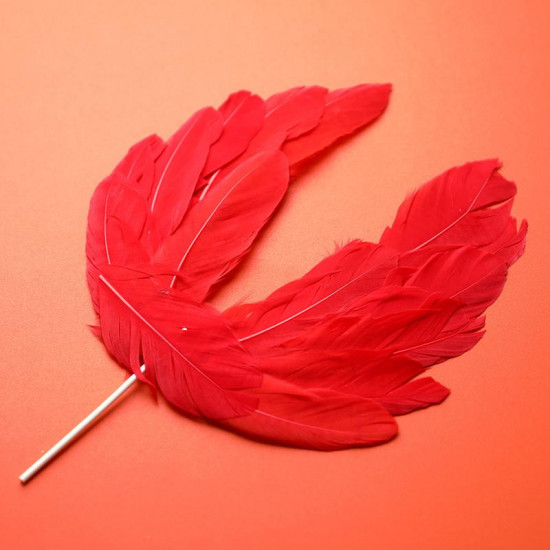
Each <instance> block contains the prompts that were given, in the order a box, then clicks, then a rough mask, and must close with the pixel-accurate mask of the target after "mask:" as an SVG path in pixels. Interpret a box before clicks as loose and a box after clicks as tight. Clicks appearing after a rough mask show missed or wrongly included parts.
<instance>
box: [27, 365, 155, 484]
mask: <svg viewBox="0 0 550 550" xmlns="http://www.w3.org/2000/svg"><path fill="white" fill-rule="evenodd" d="M140 370H141V372H145V365H141V368H140ZM136 380H137V376H136V375H135V374H132V376H130V377H129V378H128V379H127V380H125V381H124V383H123V384H121V385H120V386H119V387H118V388H117V389H116V390H115V391H114V392H113V393H112V394H111V395H110V396H109V397H107V399H105V401H103V403H101V405H99V407H97V408H96V409H95V410H93V411H92V412H91V413H90V414H89V415H88V416H87V417H86V418H85V419H84V420H82V422H80V423H79V424H77V425H76V426H75V427H74V428H73V429H72V430H71V431H70V432H69V433H68V434H67V435H66V436H65V437H63V438H61V439H60V440H59V441H58V442H57V443H56V444H55V445H54V446H53V447H52V448H51V449H50V450H49V451H47V452H46V453H44V454H43V455H42V456H41V457H40V458H39V459H38V460H37V461H36V462H35V463H34V464H33V465H32V466H31V467H30V468H28V469H26V470H25V471H24V472H23V473H22V474H21V475H20V476H19V479H20V481H21V483H27V481H29V479H31V478H32V477H33V476H34V475H35V474H36V473H38V472H39V471H40V470H41V469H42V468H43V467H44V466H45V465H46V464H48V462H50V461H51V460H52V459H54V458H55V457H56V456H57V455H58V454H59V453H60V452H61V451H62V450H63V449H64V448H65V447H66V446H67V445H68V444H69V443H70V442H71V441H72V440H73V439H74V438H75V437H77V436H78V435H79V434H80V433H81V432H82V431H83V430H85V429H86V428H87V427H88V426H89V425H90V424H91V423H92V422H93V421H94V420H95V419H96V418H97V417H98V416H99V415H100V414H101V413H102V412H103V411H105V410H106V409H108V408H109V407H110V406H111V405H112V404H113V403H114V402H115V401H116V400H117V399H118V398H119V397H120V396H121V395H122V394H123V393H124V392H125V391H126V390H128V389H129V388H130V387H131V386H132V384H133V383H134V382H135V381H136Z"/></svg>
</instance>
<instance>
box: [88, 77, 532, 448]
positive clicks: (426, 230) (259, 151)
mask: <svg viewBox="0 0 550 550" xmlns="http://www.w3.org/2000/svg"><path fill="white" fill-rule="evenodd" d="M389 92H390V87H389V85H372V86H370V85H369V86H367V85H362V86H356V87H354V88H349V89H345V90H336V91H332V92H329V91H328V90H326V89H325V88H322V87H318V86H310V87H301V88H294V89H291V90H288V91H286V92H283V93H280V94H276V95H274V96H272V97H270V98H269V99H267V100H266V101H263V100H262V99H261V98H259V97H258V96H255V95H252V94H250V93H249V92H245V91H242V92H237V93H235V94H232V95H231V96H230V97H229V98H228V99H227V101H226V102H224V103H223V104H222V105H221V107H220V108H219V109H218V110H215V109H212V108H206V109H203V110H201V111H199V112H198V113H196V114H195V115H194V116H193V117H191V118H190V119H189V121H188V122H186V123H185V124H184V125H183V126H182V127H181V128H180V129H179V130H178V131H177V132H176V133H175V134H174V135H173V136H172V137H171V138H170V139H169V140H168V141H167V142H166V143H165V142H163V141H162V140H161V139H160V138H158V137H157V136H151V137H149V138H146V139H145V140H143V141H141V142H140V143H138V144H137V145H135V146H134V147H133V148H132V149H130V151H129V152H128V154H127V155H126V157H125V158H124V159H123V160H122V161H121V162H120V163H119V164H118V165H117V167H116V168H115V170H114V172H113V173H112V174H111V175H110V176H109V177H107V178H106V179H105V180H104V181H103V182H101V183H100V185H99V186H98V188H97V190H96V192H95V193H94V196H93V198H92V201H91V204H90V213H89V218H88V232H87V248H86V250H87V257H88V269H87V278H88V284H89V287H90V292H91V295H92V301H93V304H94V308H95V310H96V312H97V313H98V316H99V322H100V334H101V337H102V339H103V342H104V344H105V346H106V347H107V349H108V350H109V352H110V353H111V354H112V355H113V357H114V358H115V359H116V360H117V361H118V362H119V363H120V364H121V365H122V366H124V367H125V368H126V369H128V370H130V371H131V372H134V373H135V374H136V375H137V376H138V377H139V378H140V379H141V380H144V381H146V382H147V383H149V384H150V385H152V386H154V387H158V388H159V390H160V391H161V392H162V394H163V395H164V396H165V397H166V399H167V400H168V401H169V402H170V403H171V404H172V405H174V406H175V407H176V408H178V409H179V410H181V411H182V412H184V413H186V414H190V415H193V416H198V417H203V418H207V419H211V420H214V421H216V422H218V423H219V424H222V425H224V426H226V427H228V428H230V429H232V430H235V431H238V432H240V433H242V434H244V435H247V436H249V437H254V438H257V439H261V440H265V441H271V442H275V443H281V444H286V445H292V446H298V447H307V448H312V449H323V450H332V449H340V448H347V447H356V446H365V445H373V444H377V443H382V442H384V441H388V440H389V439H391V438H392V437H394V436H395V434H396V430H397V428H396V423H395V420H394V419H393V416H395V415H399V414H405V413H408V412H411V411H414V410H416V409H419V408H423V407H427V406H430V405H432V404H435V403H440V402H441V401H443V400H444V399H445V398H446V397H447V395H448V393H449V390H447V389H446V388H444V387H443V386H441V385H440V384H439V383H437V382H436V381H434V380H433V379H432V378H429V377H423V378H418V376H420V375H422V374H423V373H424V372H425V371H426V369H427V368H428V367H429V366H431V365H433V364H435V363H439V362H441V361H444V360H445V359H448V358H451V357H455V356H457V355H460V354H461V353H464V352H465V351H467V350H468V349H470V348H471V347H472V346H474V345H475V343H476V342H477V341H478V340H479V339H480V337H481V336H482V334H483V333H482V331H481V329H482V328H483V325H484V317H483V314H484V312H485V310H486V308H487V307H488V306H489V305H491V304H492V303H493V302H494V301H495V300H496V299H497V298H498V296H499V295H500V293H501V292H502V289H503V285H504V282H505V278H506V273H507V270H508V268H509V267H510V265H512V264H513V263H514V262H515V261H516V260H517V259H518V258H519V257H520V256H521V254H522V253H523V250H524V246H525V233H526V225H525V223H522V225H521V226H520V228H519V230H518V229H517V227H516V222H515V220H514V219H513V218H512V217H511V216H510V209H511V205H512V200H513V196H514V195H515V192H516V188H515V186H514V184H513V183H511V182H509V181H507V180H505V179H504V178H503V177H502V176H500V175H499V174H498V172H497V170H498V168H499V163H498V162H497V161H494V160H488V161H482V162H477V163H470V164H467V165H465V166H462V167H458V168H454V169H452V170H449V171H448V172H445V173H444V174H442V175H441V176H439V177H438V178H435V179H434V180H432V181H431V182H428V183H427V184H425V185H424V186H422V187H421V188H420V189H419V190H418V191H416V192H415V193H414V194H413V195H411V196H410V197H409V198H408V199H407V200H406V201H405V202H404V203H403V205H402V206H401V207H400V209H399V211H398V214H397V217H396V219H395V221H394V223H393V224H392V226H391V227H390V228H388V229H387V230H386V231H385V232H384V234H383V235H382V237H381V239H380V243H378V244H372V243H365V242H361V241H353V242H351V243H349V244H347V245H346V246H344V247H342V248H340V249H339V250H337V251H336V252H335V253H334V254H333V255H332V256H330V257H328V258H326V259H324V260H323V261H322V262H320V263H319V264H318V265H317V266H315V267H314V268H313V269H312V270H310V271H309V272H308V273H307V274H306V275H304V276H303V277H301V278H300V279H298V280H296V281H293V282H291V283H288V284H287V285H285V286H283V287H282V288H280V289H279V290H277V291H275V292H274V293H272V294H271V295H270V296H269V297H267V298H266V299H265V300H263V301H261V302H258V303H254V304H244V305H239V306H235V307H233V308H230V309H229V310H227V311H226V312H224V313H223V314H220V313H219V312H217V311H216V310H215V309H214V308H212V307H211V306H210V305H208V304H207V303H205V302H204V300H205V299H206V298H207V297H208V295H209V292H210V290H211V288H212V287H213V285H216V284H218V283H219V282H220V281H221V280H223V279H224V277H226V276H227V275H228V274H229V273H230V272H231V271H232V270H233V269H234V268H235V267H236V265H237V264H238V263H239V262H240V261H241V259H242V258H243V257H244V256H245V255H246V253H247V251H248V250H249V248H250V247H251V245H252V244H253V241H254V240H255V238H256V236H257V235H258V233H259V232H260V231H261V229H262V227H263V226H264V225H265V223H266V222H267V221H268V220H269V218H270V217H271V215H272V214H273V212H274V211H275V209H276V208H277V206H278V205H279V203H280V202H281V200H282V199H283V197H284V195H285V192H286V189H287V187H288V182H289V178H290V177H296V176H297V175H299V174H300V173H301V172H302V171H303V170H304V169H306V168H307V167H308V166H309V164H310V163H311V162H312V161H313V160H314V159H315V158H316V157H317V156H318V155H319V154H320V153H322V152H324V151H325V150H327V149H329V148H330V147H331V146H332V145H333V144H335V143H336V142H338V141H339V140H341V139H342V138H345V137H346V136H348V135H350V134H352V133H354V132H356V131H357V130H359V129H360V128H362V127H364V126H366V125H367V124H369V123H370V122H372V121H373V120H374V119H376V118H377V117H378V116H379V115H380V114H381V113H382V112H383V110H384V109H385V107H386V104H387V101H388V96H389ZM142 364H145V365H146V371H145V374H144V375H143V374H142V373H141V371H140V367H141V365H142Z"/></svg>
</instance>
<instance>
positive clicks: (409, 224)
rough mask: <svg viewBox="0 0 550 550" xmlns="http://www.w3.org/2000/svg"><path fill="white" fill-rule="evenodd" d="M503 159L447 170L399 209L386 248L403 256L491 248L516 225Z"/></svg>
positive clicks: (512, 186)
mask: <svg viewBox="0 0 550 550" xmlns="http://www.w3.org/2000/svg"><path fill="white" fill-rule="evenodd" d="M500 166H501V163H500V161H498V160H497V159H489V160H484V161H478V162H470V163H467V164H464V165H463V166H458V167H455V168H451V169H450V170H447V171H446V172H444V173H443V174H441V175H439V176H437V177H436V178H434V179H432V180H430V181H429V182H427V183H425V184H424V185H423V186H422V187H420V188H419V189H418V190H417V191H415V192H414V193H412V194H411V195H410V196H409V197H408V198H407V199H406V200H405V201H404V202H403V204H402V205H401V206H400V207H399V210H398V211H397V215H396V217H395V220H394V222H393V224H392V226H391V227H388V228H386V230H385V231H384V233H383V235H382V237H381V238H380V243H381V244H384V245H386V246H390V247H392V248H394V249H395V250H397V251H399V252H405V251H409V250H411V251H412V250H420V249H422V248H424V247H427V246H433V245H439V246H441V245H470V246H476V247H489V249H490V247H491V245H492V244H493V243H494V241H495V240H497V239H499V237H501V235H502V234H503V233H505V232H506V230H507V228H508V226H509V223H510V210H511V208H512V199H513V197H514V196H515V194H516V186H515V184H514V183H513V182H511V181H508V180H506V179H504V178H503V177H502V176H501V175H500V174H499V173H498V172H497V170H498V168H500Z"/></svg>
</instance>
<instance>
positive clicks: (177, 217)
mask: <svg viewBox="0 0 550 550" xmlns="http://www.w3.org/2000/svg"><path fill="white" fill-rule="evenodd" d="M222 126H223V122H222V118H221V115H220V114H219V113H218V112H217V111H215V110H214V109H212V107H207V108H205V109H202V110H200V111H198V112H197V113H195V114H194V115H193V116H192V117H191V118H190V119H189V120H188V121H187V122H186V123H185V124H184V125H183V126H182V127H181V128H180V129H179V130H178V131H177V132H176V133H175V134H174V135H173V136H172V137H171V138H170V139H169V140H168V141H167V142H166V147H165V149H164V150H163V152H162V154H161V155H160V156H159V158H158V159H157V160H156V162H155V167H156V174H155V181H154V184H153V186H152V189H151V193H150V198H149V208H150V212H151V220H152V221H153V222H154V228H155V231H156V233H157V238H158V239H159V240H160V241H162V239H164V238H165V237H167V236H168V235H170V234H171V233H172V232H173V231H174V230H175V229H176V228H177V227H178V225H179V224H180V223H181V221H182V219H183V216H184V214H185V212H186V211H187V207H188V206H189V201H190V200H191V197H192V195H193V191H194V190H195V186H196V183H197V180H198V178H199V175H200V173H201V171H202V169H203V167H204V163H205V162H206V158H207V156H208V153H209V151H210V146H211V144H212V143H213V142H214V141H216V140H217V139H218V137H219V135H220V132H221V131H222Z"/></svg>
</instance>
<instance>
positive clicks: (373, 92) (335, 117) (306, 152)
mask: <svg viewBox="0 0 550 550" xmlns="http://www.w3.org/2000/svg"><path fill="white" fill-rule="evenodd" d="M390 92H391V85H390V84H361V85H359V86H354V87H352V88H342V89H340V90H333V91H331V92H329V93H328V94H327V96H326V102H325V109H324V111H323V116H322V117H321V119H320V121H319V124H318V125H317V126H316V127H314V128H313V129H312V130H311V131H310V132H308V133H304V134H302V135H300V136H292V135H290V136H288V138H287V140H286V141H285V143H284V145H283V147H282V151H283V153H285V155H286V156H287V157H288V161H289V165H290V167H291V176H292V177H297V176H298V175H299V174H300V173H301V172H302V171H303V170H304V169H305V168H306V167H307V165H308V162H310V161H311V160H312V159H313V158H314V157H315V156H317V155H318V154H319V153H320V152H322V151H324V150H325V149H327V148H328V147H331V146H332V145H333V144H335V143H336V142H337V141H338V140H340V139H341V138H343V137H346V136H349V135H351V134H353V133H354V132H356V131H357V130H359V129H360V128H362V127H364V126H366V125H367V124H370V123H371V122H373V121H374V120H376V119H377V118H378V117H379V116H380V115H381V114H382V113H383V112H384V110H385V108H386V107H387V105H388V101H389V95H390Z"/></svg>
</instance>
